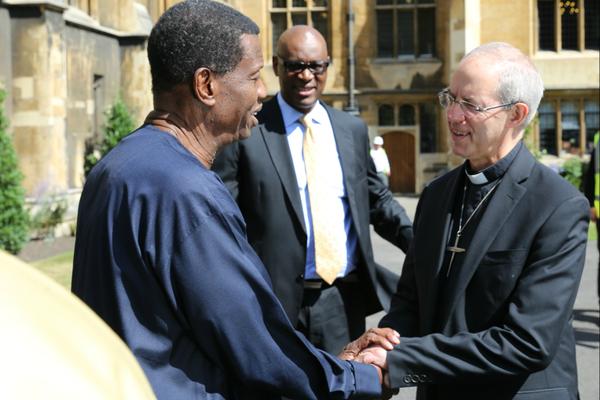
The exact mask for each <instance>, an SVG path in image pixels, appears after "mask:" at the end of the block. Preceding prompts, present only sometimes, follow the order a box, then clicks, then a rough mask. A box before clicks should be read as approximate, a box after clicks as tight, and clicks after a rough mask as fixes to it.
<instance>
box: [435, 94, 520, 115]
mask: <svg viewBox="0 0 600 400" xmlns="http://www.w3.org/2000/svg"><path fill="white" fill-rule="evenodd" d="M438 99H439V100H440V105H441V106H442V107H444V108H445V109H446V108H448V107H450V106H451V105H452V104H453V103H456V104H458V105H459V106H460V109H461V110H462V112H464V113H465V114H472V115H474V114H477V113H483V112H486V111H489V110H493V109H495V108H501V107H505V108H506V109H509V108H510V107H512V106H514V105H515V104H517V103H518V101H511V102H510V103H504V104H498V105H497V106H489V107H482V106H478V105H476V104H473V103H470V102H468V101H466V100H457V99H456V97H454V96H452V95H451V94H450V90H449V89H444V90H442V91H441V92H439V93H438Z"/></svg>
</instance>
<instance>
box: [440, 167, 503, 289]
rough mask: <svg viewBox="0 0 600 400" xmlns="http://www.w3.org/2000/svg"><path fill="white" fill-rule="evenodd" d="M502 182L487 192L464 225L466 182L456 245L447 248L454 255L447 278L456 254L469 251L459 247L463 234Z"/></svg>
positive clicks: (451, 257) (499, 180) (455, 240)
mask: <svg viewBox="0 0 600 400" xmlns="http://www.w3.org/2000/svg"><path fill="white" fill-rule="evenodd" d="M501 181H502V179H498V182H496V183H495V184H494V186H492V188H491V189H490V190H489V192H487V193H486V194H485V196H483V198H482V199H481V200H479V203H477V205H476V206H475V209H473V212H472V213H471V215H469V218H467V220H466V221H465V224H464V225H463V212H464V210H465V200H466V197H467V182H465V186H464V188H463V195H462V202H461V205H460V217H459V219H458V230H457V231H456V238H455V239H454V245H452V246H448V247H447V248H446V249H447V250H448V251H450V252H452V255H451V256H450V262H449V263H448V270H447V271H446V278H447V277H448V276H450V271H451V269H452V263H453V261H454V256H455V255H456V253H464V252H465V251H467V249H465V248H462V247H458V242H459V240H460V237H461V235H462V234H463V232H464V230H465V228H466V227H467V225H468V224H469V222H471V219H472V218H473V216H474V215H475V214H476V213H477V211H479V208H480V207H481V205H482V204H483V203H484V202H485V201H486V200H487V198H488V197H490V195H491V194H492V193H493V192H494V190H495V189H496V188H497V187H498V185H499V184H500V182H501Z"/></svg>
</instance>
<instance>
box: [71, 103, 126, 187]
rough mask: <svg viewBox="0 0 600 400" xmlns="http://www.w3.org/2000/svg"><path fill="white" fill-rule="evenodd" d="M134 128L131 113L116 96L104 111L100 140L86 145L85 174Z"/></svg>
mask: <svg viewBox="0 0 600 400" xmlns="http://www.w3.org/2000/svg"><path fill="white" fill-rule="evenodd" d="M134 128H135V125H134V122H133V118H132V117H131V113H130V112H129V110H128V109H127V106H126V105H125V103H124V102H123V100H122V99H121V97H118V98H117V100H116V102H115V104H114V105H113V106H112V107H111V108H110V110H109V111H107V112H106V125H105V126H104V135H103V138H102V139H101V140H100V141H95V142H94V141H92V142H91V143H88V145H87V146H86V155H85V160H84V164H83V171H84V173H85V176H88V174H89V173H90V171H91V170H92V168H93V167H94V165H96V164H97V163H98V161H100V159H101V158H102V157H104V156H105V155H106V153H108V152H109V151H111V150H112V148H113V147H115V146H116V145H117V143H119V142H120V141H121V139H123V138H124V137H125V136H127V135H128V134H129V133H130V132H131V131H133V129H134Z"/></svg>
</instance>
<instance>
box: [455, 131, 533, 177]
mask: <svg viewBox="0 0 600 400" xmlns="http://www.w3.org/2000/svg"><path fill="white" fill-rule="evenodd" d="M521 147H523V142H522V141H519V143H517V145H516V146H515V147H513V149H512V150H511V151H510V152H509V153H508V154H507V155H505V156H504V157H502V158H501V159H500V160H498V162H496V163H495V164H493V165H490V166H489V167H487V168H485V169H484V170H482V171H479V172H475V171H473V170H471V168H470V166H469V162H468V160H467V161H465V164H464V165H465V174H466V175H467V178H469V180H470V181H471V183H473V184H475V185H483V184H485V183H488V182H493V181H495V180H496V179H498V178H500V177H502V176H503V175H504V174H505V173H506V171H507V170H508V167H510V164H512V162H513V160H514V159H515V157H516V156H517V154H518V153H519V150H521Z"/></svg>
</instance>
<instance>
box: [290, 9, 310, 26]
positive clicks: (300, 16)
mask: <svg viewBox="0 0 600 400" xmlns="http://www.w3.org/2000/svg"><path fill="white" fill-rule="evenodd" d="M307 23H308V19H307V16H306V13H305V12H302V13H292V25H306V24H307Z"/></svg>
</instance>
